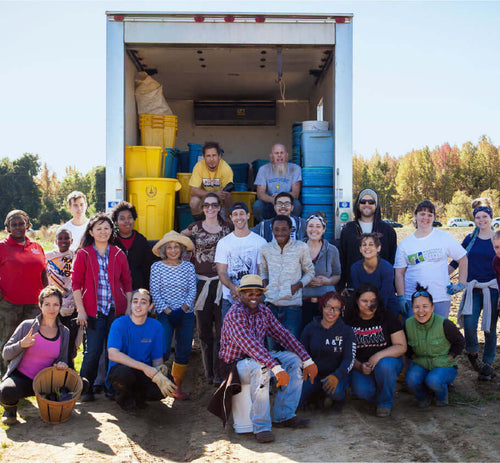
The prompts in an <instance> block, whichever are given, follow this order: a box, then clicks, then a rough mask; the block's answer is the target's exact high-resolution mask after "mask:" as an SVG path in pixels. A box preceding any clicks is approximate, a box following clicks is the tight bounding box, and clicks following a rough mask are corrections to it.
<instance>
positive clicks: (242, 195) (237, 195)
mask: <svg viewBox="0 0 500 463" xmlns="http://www.w3.org/2000/svg"><path fill="white" fill-rule="evenodd" d="M231 197H232V198H233V203H235V202H236V201H241V202H243V203H245V204H246V205H247V206H248V210H249V211H250V220H249V221H248V226H249V227H253V225H254V223H253V222H254V219H253V212H252V205H253V203H254V202H255V200H256V199H257V193H255V192H253V191H232V192H231Z"/></svg>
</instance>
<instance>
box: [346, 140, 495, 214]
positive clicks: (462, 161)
mask: <svg viewBox="0 0 500 463" xmlns="http://www.w3.org/2000/svg"><path fill="white" fill-rule="evenodd" d="M368 187H369V188H373V189H374V190H376V191H377V193H378V195H379V200H380V205H381V208H382V212H383V214H384V217H387V218H389V219H392V220H397V221H399V222H402V223H408V222H410V220H411V218H412V214H413V210H414V208H415V206H416V205H417V203H419V202H420V201H422V200H424V199H429V200H431V201H433V202H434V203H435V205H436V214H437V216H438V219H439V218H441V219H443V220H444V219H446V218H450V217H463V218H467V219H472V210H471V207H470V205H471V201H472V200H473V199H474V198H477V197H482V196H489V197H490V198H491V199H492V200H493V207H494V209H495V210H496V214H497V215H500V197H499V190H500V147H497V146H495V145H493V144H492V142H491V140H490V139H489V138H488V137H487V136H486V135H483V136H482V137H481V138H480V139H479V141H478V143H477V144H474V143H472V142H466V143H464V144H463V145H462V146H461V148H459V147H457V146H450V144H449V143H444V144H443V145H441V146H436V147H435V148H434V149H432V150H431V149H430V148H429V147H428V146H425V147H424V148H422V149H419V150H413V151H411V152H409V153H406V154H405V155H402V156H399V157H393V156H390V155H389V154H385V155H384V156H382V155H380V154H379V153H376V154H375V155H374V156H372V157H371V158H370V159H365V158H363V157H362V156H359V155H354V157H353V191H355V192H358V191H361V190H362V189H363V188H368Z"/></svg>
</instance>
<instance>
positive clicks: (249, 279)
mask: <svg viewBox="0 0 500 463" xmlns="http://www.w3.org/2000/svg"><path fill="white" fill-rule="evenodd" d="M245 289H260V290H261V291H262V292H263V293H265V292H266V291H267V288H265V287H264V285H263V283H262V278H261V277H260V276H259V275H245V276H243V277H242V278H241V280H240V285H239V286H238V292H240V291H244V290H245Z"/></svg>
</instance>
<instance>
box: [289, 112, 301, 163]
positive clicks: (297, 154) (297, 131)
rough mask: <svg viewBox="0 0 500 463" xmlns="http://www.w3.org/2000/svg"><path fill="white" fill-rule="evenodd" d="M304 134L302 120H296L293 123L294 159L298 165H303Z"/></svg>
mask: <svg viewBox="0 0 500 463" xmlns="http://www.w3.org/2000/svg"><path fill="white" fill-rule="evenodd" d="M301 135H302V122H295V123H294V124H293V125H292V159H291V161H292V162H293V163H294V164H297V165H298V166H300V165H302V156H301V146H300V137H301Z"/></svg>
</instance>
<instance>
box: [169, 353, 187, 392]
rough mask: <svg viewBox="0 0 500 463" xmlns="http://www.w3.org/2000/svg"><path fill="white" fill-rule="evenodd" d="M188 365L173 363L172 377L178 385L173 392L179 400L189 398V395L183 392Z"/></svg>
mask: <svg viewBox="0 0 500 463" xmlns="http://www.w3.org/2000/svg"><path fill="white" fill-rule="evenodd" d="M186 368H187V365H181V364H179V363H175V362H174V363H173V365H172V377H173V378H174V383H175V385H176V386H177V390H176V391H175V392H174V393H173V394H172V397H174V398H175V399H177V400H187V399H189V397H188V395H187V394H186V393H184V392H182V383H183V382H184V374H185V373H186Z"/></svg>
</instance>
